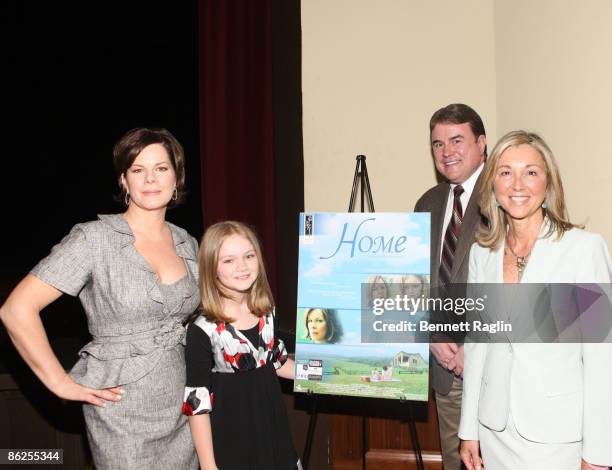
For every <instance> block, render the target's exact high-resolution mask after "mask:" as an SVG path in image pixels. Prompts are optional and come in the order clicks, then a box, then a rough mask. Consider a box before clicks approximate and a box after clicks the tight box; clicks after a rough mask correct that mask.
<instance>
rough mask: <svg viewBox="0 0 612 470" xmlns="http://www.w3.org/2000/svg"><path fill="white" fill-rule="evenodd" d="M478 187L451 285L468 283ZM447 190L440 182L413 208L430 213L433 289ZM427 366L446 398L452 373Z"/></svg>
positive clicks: (477, 215)
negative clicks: (430, 368)
mask: <svg viewBox="0 0 612 470" xmlns="http://www.w3.org/2000/svg"><path fill="white" fill-rule="evenodd" d="M479 187H480V177H479V178H478V180H477V181H476V185H475V186H474V191H473V192H472V195H471V197H470V201H469V202H468V205H467V208H464V211H463V212H464V217H463V222H462V223H461V233H460V234H459V240H458V241H457V249H456V251H455V259H454V261H453V270H452V272H451V279H450V282H451V283H465V282H467V276H468V264H469V256H468V254H469V252H470V248H471V247H472V244H473V243H474V241H475V238H474V233H475V231H476V227H477V226H478V221H479V220H480V211H479V209H478V193H479ZM449 191H450V185H449V184H448V183H440V184H438V185H437V186H434V187H433V188H431V189H430V190H428V191H427V192H426V193H425V194H423V196H421V198H420V199H419V200H418V201H417V203H416V205H415V206H414V210H415V212H431V287H432V288H433V289H435V288H436V287H438V286H439V285H440V281H439V273H440V247H441V241H442V230H443V229H444V227H443V224H444V213H445V212H446V204H447V202H448V193H449ZM430 364H431V367H432V373H433V374H432V384H431V385H432V387H433V389H434V390H435V391H436V392H438V393H440V394H442V395H446V394H447V393H448V392H449V390H450V387H451V384H452V382H453V373H452V372H450V371H447V370H446V369H444V368H443V367H442V366H441V365H440V364H438V362H437V361H436V360H435V358H433V357H432V359H430Z"/></svg>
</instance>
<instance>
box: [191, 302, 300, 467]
mask: <svg viewBox="0 0 612 470" xmlns="http://www.w3.org/2000/svg"><path fill="white" fill-rule="evenodd" d="M185 357H186V362H187V386H186V388H185V400H184V403H183V413H184V414H186V415H188V416H189V415H198V414H202V413H210V419H211V427H212V437H213V447H214V451H215V460H216V463H217V466H218V467H219V469H220V470H260V469H261V470H274V469H277V470H293V469H295V468H297V465H298V463H297V462H298V458H297V454H296V452H295V449H294V447H293V443H292V441H291V434H290V432H289V425H288V422H287V415H286V412H285V408H284V403H283V397H282V394H281V389H280V384H279V382H278V378H277V376H276V369H278V368H279V367H281V366H282V365H283V364H284V362H285V361H286V359H287V353H286V351H285V347H284V344H283V342H282V341H280V340H278V339H277V337H276V334H275V329H274V316H273V314H272V313H270V314H268V315H266V316H263V317H260V319H259V323H258V324H257V325H255V326H254V327H253V328H251V329H250V330H244V331H241V330H236V329H235V328H233V327H232V326H231V325H230V324H227V323H223V322H209V321H207V320H206V319H205V318H204V317H199V318H198V319H197V320H196V321H195V322H194V323H193V324H192V325H191V326H190V327H189V329H188V330H187V347H186V350H185Z"/></svg>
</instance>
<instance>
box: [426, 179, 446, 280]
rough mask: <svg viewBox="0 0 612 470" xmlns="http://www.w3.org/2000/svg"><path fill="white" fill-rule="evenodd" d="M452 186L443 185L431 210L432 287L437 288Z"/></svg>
mask: <svg viewBox="0 0 612 470" xmlns="http://www.w3.org/2000/svg"><path fill="white" fill-rule="evenodd" d="M449 188H450V185H448V184H443V185H441V186H440V191H439V193H438V194H437V195H436V199H437V200H436V201H435V204H434V205H433V207H432V210H431V244H432V246H431V248H430V252H431V261H432V262H431V263H430V265H431V273H430V278H431V281H430V282H431V285H432V286H437V285H438V283H439V282H440V281H439V279H438V277H439V272H440V247H441V244H442V229H443V228H444V227H443V226H442V225H443V224H444V213H445V212H446V204H447V203H448V191H449Z"/></svg>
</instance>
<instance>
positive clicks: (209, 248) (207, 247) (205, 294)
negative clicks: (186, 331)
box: [198, 220, 274, 322]
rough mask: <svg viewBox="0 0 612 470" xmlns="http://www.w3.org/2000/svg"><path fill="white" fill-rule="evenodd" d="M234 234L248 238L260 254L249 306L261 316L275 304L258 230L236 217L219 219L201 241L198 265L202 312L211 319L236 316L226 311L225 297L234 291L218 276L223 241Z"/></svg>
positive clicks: (255, 313) (227, 320)
mask: <svg viewBox="0 0 612 470" xmlns="http://www.w3.org/2000/svg"><path fill="white" fill-rule="evenodd" d="M231 235H240V236H242V237H244V238H246V239H247V240H248V241H249V242H250V243H251V245H253V249H254V250H255V253H256V255H257V262H258V264H259V275H258V276H257V279H255V282H254V283H253V285H252V286H251V288H250V289H249V292H248V297H247V305H248V307H249V310H250V311H251V312H252V313H253V314H254V315H256V316H258V317H261V316H263V315H266V314H268V313H270V311H271V310H272V308H273V305H274V298H273V296H272V290H271V289H270V284H268V277H267V276H266V268H265V266H264V262H263V256H262V254H261V246H260V244H259V240H258V239H257V235H255V232H254V231H253V230H252V229H251V228H250V227H248V226H247V225H245V224H243V223H242V222H236V221H233V220H227V221H225V222H219V223H216V224H214V225H211V226H210V227H209V228H208V229H207V230H206V232H205V233H204V236H203V237H202V241H201V243H200V251H199V253H198V264H199V269H200V298H201V299H202V300H201V304H200V305H201V310H202V314H203V315H204V316H205V317H206V319H207V320H209V321H223V322H231V321H233V320H234V319H233V318H230V317H228V316H227V315H225V313H224V312H223V298H226V299H231V298H232V297H231V293H230V292H228V289H227V288H226V287H225V286H223V285H222V284H221V282H220V281H219V279H218V277H217V270H218V263H219V251H220V250H221V245H222V244H223V242H224V241H225V240H226V239H227V238H228V237H229V236H231Z"/></svg>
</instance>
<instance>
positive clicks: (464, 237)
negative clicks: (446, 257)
mask: <svg viewBox="0 0 612 470" xmlns="http://www.w3.org/2000/svg"><path fill="white" fill-rule="evenodd" d="M481 177H482V173H481V174H480V176H479V177H478V179H477V180H476V184H475V185H474V190H473V191H472V195H471V196H470V200H469V201H468V205H467V209H466V210H465V213H464V216H463V222H462V223H461V232H460V233H459V240H457V248H456V249H455V259H454V260H453V269H452V272H451V281H452V280H454V279H455V276H456V275H457V271H459V268H460V267H461V264H462V263H463V260H464V258H465V256H466V255H467V254H468V253H469V251H470V248H471V247H472V244H473V243H474V232H475V231H476V226H477V225H478V220H479V219H480V208H479V207H478V199H479V197H480V179H481ZM465 281H466V280H465V279H460V280H459V282H465Z"/></svg>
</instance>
